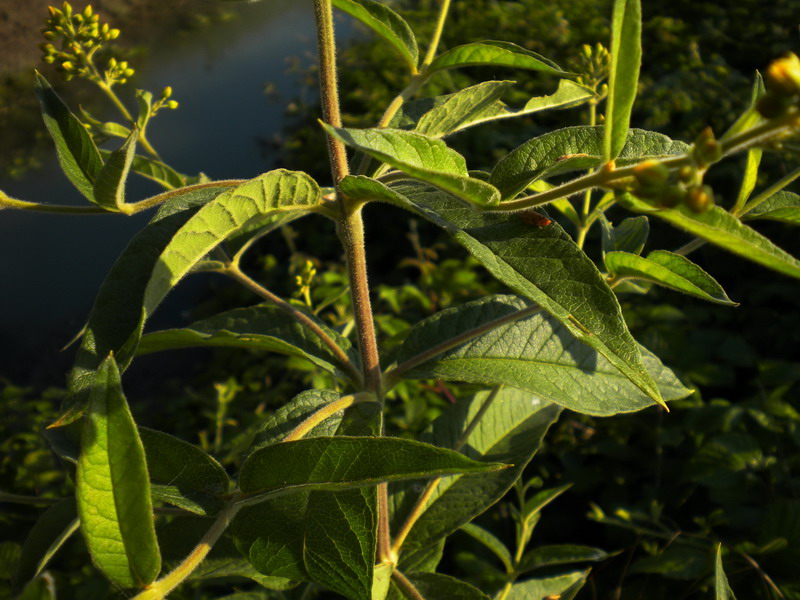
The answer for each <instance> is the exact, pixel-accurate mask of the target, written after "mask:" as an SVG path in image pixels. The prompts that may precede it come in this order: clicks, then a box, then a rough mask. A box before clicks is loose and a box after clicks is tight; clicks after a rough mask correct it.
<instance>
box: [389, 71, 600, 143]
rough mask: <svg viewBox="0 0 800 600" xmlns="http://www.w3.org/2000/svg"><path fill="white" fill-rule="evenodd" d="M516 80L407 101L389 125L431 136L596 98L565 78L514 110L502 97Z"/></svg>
mask: <svg viewBox="0 0 800 600" xmlns="http://www.w3.org/2000/svg"><path fill="white" fill-rule="evenodd" d="M513 83H514V82H513V81H484V82H482V83H479V84H476V85H473V86H471V87H468V88H465V89H463V90H461V91H458V92H456V93H454V94H447V95H445V96H437V97H435V98H422V99H419V100H414V101H413V102H407V103H405V104H404V105H403V107H402V108H401V109H400V111H399V112H398V114H397V115H395V117H394V119H393V120H392V123H391V125H390V126H391V127H396V128H398V129H413V130H414V131H418V132H419V133H424V134H425V135H429V136H431V137H445V136H448V135H450V134H452V133H456V132H458V131H462V130H463V129H467V128H468V127H473V126H475V125H480V124H481V123H488V122H490V121H497V120H500V119H511V118H514V117H522V116H525V115H530V114H533V113H536V112H540V111H543V110H548V109H564V108H572V107H574V106H578V105H580V104H583V103H584V102H587V101H588V100H590V99H591V98H594V97H596V94H595V93H594V92H593V91H592V90H590V89H589V88H586V87H583V86H582V85H579V84H577V83H574V82H572V81H570V80H568V79H562V80H560V81H559V82H558V89H557V90H556V91H555V92H554V93H553V94H551V95H549V96H535V97H533V98H531V99H530V100H528V102H526V103H525V106H523V107H522V108H520V109H514V108H511V107H509V106H508V105H507V104H505V103H504V102H502V101H500V99H499V98H500V96H501V95H502V94H503V93H504V92H505V91H506V90H507V89H509V88H510V87H511V86H512V85H513Z"/></svg>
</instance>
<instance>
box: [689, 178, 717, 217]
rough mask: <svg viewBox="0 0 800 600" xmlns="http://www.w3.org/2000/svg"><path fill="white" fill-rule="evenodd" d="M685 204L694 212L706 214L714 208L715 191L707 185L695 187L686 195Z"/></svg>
mask: <svg viewBox="0 0 800 600" xmlns="http://www.w3.org/2000/svg"><path fill="white" fill-rule="evenodd" d="M684 202H685V203H686V206H688V207H689V210H691V211H692V212H695V213H698V214H699V213H704V212H706V211H707V210H708V209H710V208H711V207H712V206H714V191H713V190H712V189H711V188H710V187H709V186H707V185H698V186H695V187H693V188H690V189H689V191H688V192H687V193H686V198H685V200H684Z"/></svg>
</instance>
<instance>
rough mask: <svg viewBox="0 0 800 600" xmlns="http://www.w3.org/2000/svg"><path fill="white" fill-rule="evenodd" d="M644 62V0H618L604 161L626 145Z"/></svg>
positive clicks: (614, 155)
mask: <svg viewBox="0 0 800 600" xmlns="http://www.w3.org/2000/svg"><path fill="white" fill-rule="evenodd" d="M641 64H642V6H641V3H640V0H614V15H613V18H612V21H611V64H610V67H609V72H608V99H607V100H606V122H605V134H604V139H603V162H608V161H609V160H614V159H615V158H617V156H619V153H620V152H621V151H622V147H623V146H624V145H625V140H626V135H627V133H628V127H629V125H630V120H631V110H632V109H633V102H634V100H636V88H637V86H638V84H639V68H640V67H641Z"/></svg>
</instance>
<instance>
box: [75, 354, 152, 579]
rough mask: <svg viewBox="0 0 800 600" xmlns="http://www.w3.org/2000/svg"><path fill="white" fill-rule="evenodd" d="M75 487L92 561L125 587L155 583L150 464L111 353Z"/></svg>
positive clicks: (99, 379) (97, 388) (98, 383)
mask: <svg viewBox="0 0 800 600" xmlns="http://www.w3.org/2000/svg"><path fill="white" fill-rule="evenodd" d="M75 487H76V496H77V500H78V514H79V515H80V520H81V531H82V532H83V536H84V538H85V539H86V545H87V546H88V547H89V552H90V553H91V555H92V561H93V562H94V564H95V565H96V566H97V567H98V568H99V569H100V570H101V571H102V572H103V573H104V574H105V575H106V576H107V577H108V578H109V579H111V581H113V582H114V583H116V584H117V585H119V586H122V587H126V588H127V587H142V586H145V585H147V584H149V583H152V582H153V581H154V580H155V578H156V577H157V576H158V573H159V571H160V570H161V555H160V554H159V550H158V542H157V541H156V533H155V526H154V524H153V506H152V502H151V499H150V481H149V479H148V475H147V464H146V462H145V454H144V448H143V447H142V442H141V440H140V439H139V434H138V432H137V430H136V425H135V423H134V422H133V417H131V413H130V410H129V409H128V405H127V403H126V401H125V397H124V396H123V395H122V389H121V387H120V380H119V370H118V369H117V365H116V363H115V362H114V359H113V358H112V357H109V358H107V359H106V360H105V361H103V363H102V364H101V365H100V368H99V369H98V370H97V375H96V377H95V382H94V386H93V388H92V393H91V398H90V405H89V411H88V414H87V415H86V420H85V422H84V425H83V433H82V436H81V455H80V457H79V458H78V470H77V475H76V481H75Z"/></svg>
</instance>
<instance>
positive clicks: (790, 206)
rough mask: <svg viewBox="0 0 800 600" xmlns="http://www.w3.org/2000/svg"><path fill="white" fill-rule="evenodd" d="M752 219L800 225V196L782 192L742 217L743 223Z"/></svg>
mask: <svg viewBox="0 0 800 600" xmlns="http://www.w3.org/2000/svg"><path fill="white" fill-rule="evenodd" d="M752 219H769V220H771V221H780V222H781V223H789V224H791V225H800V196H798V195H797V194H795V193H793V192H787V191H785V190H782V191H780V192H778V193H777V194H774V195H772V196H770V197H769V198H767V199H766V200H765V201H764V202H762V203H760V204H759V205H758V206H756V207H755V208H753V209H752V210H749V211H747V213H746V214H745V215H744V216H743V217H742V220H743V221H750V220H752Z"/></svg>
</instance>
